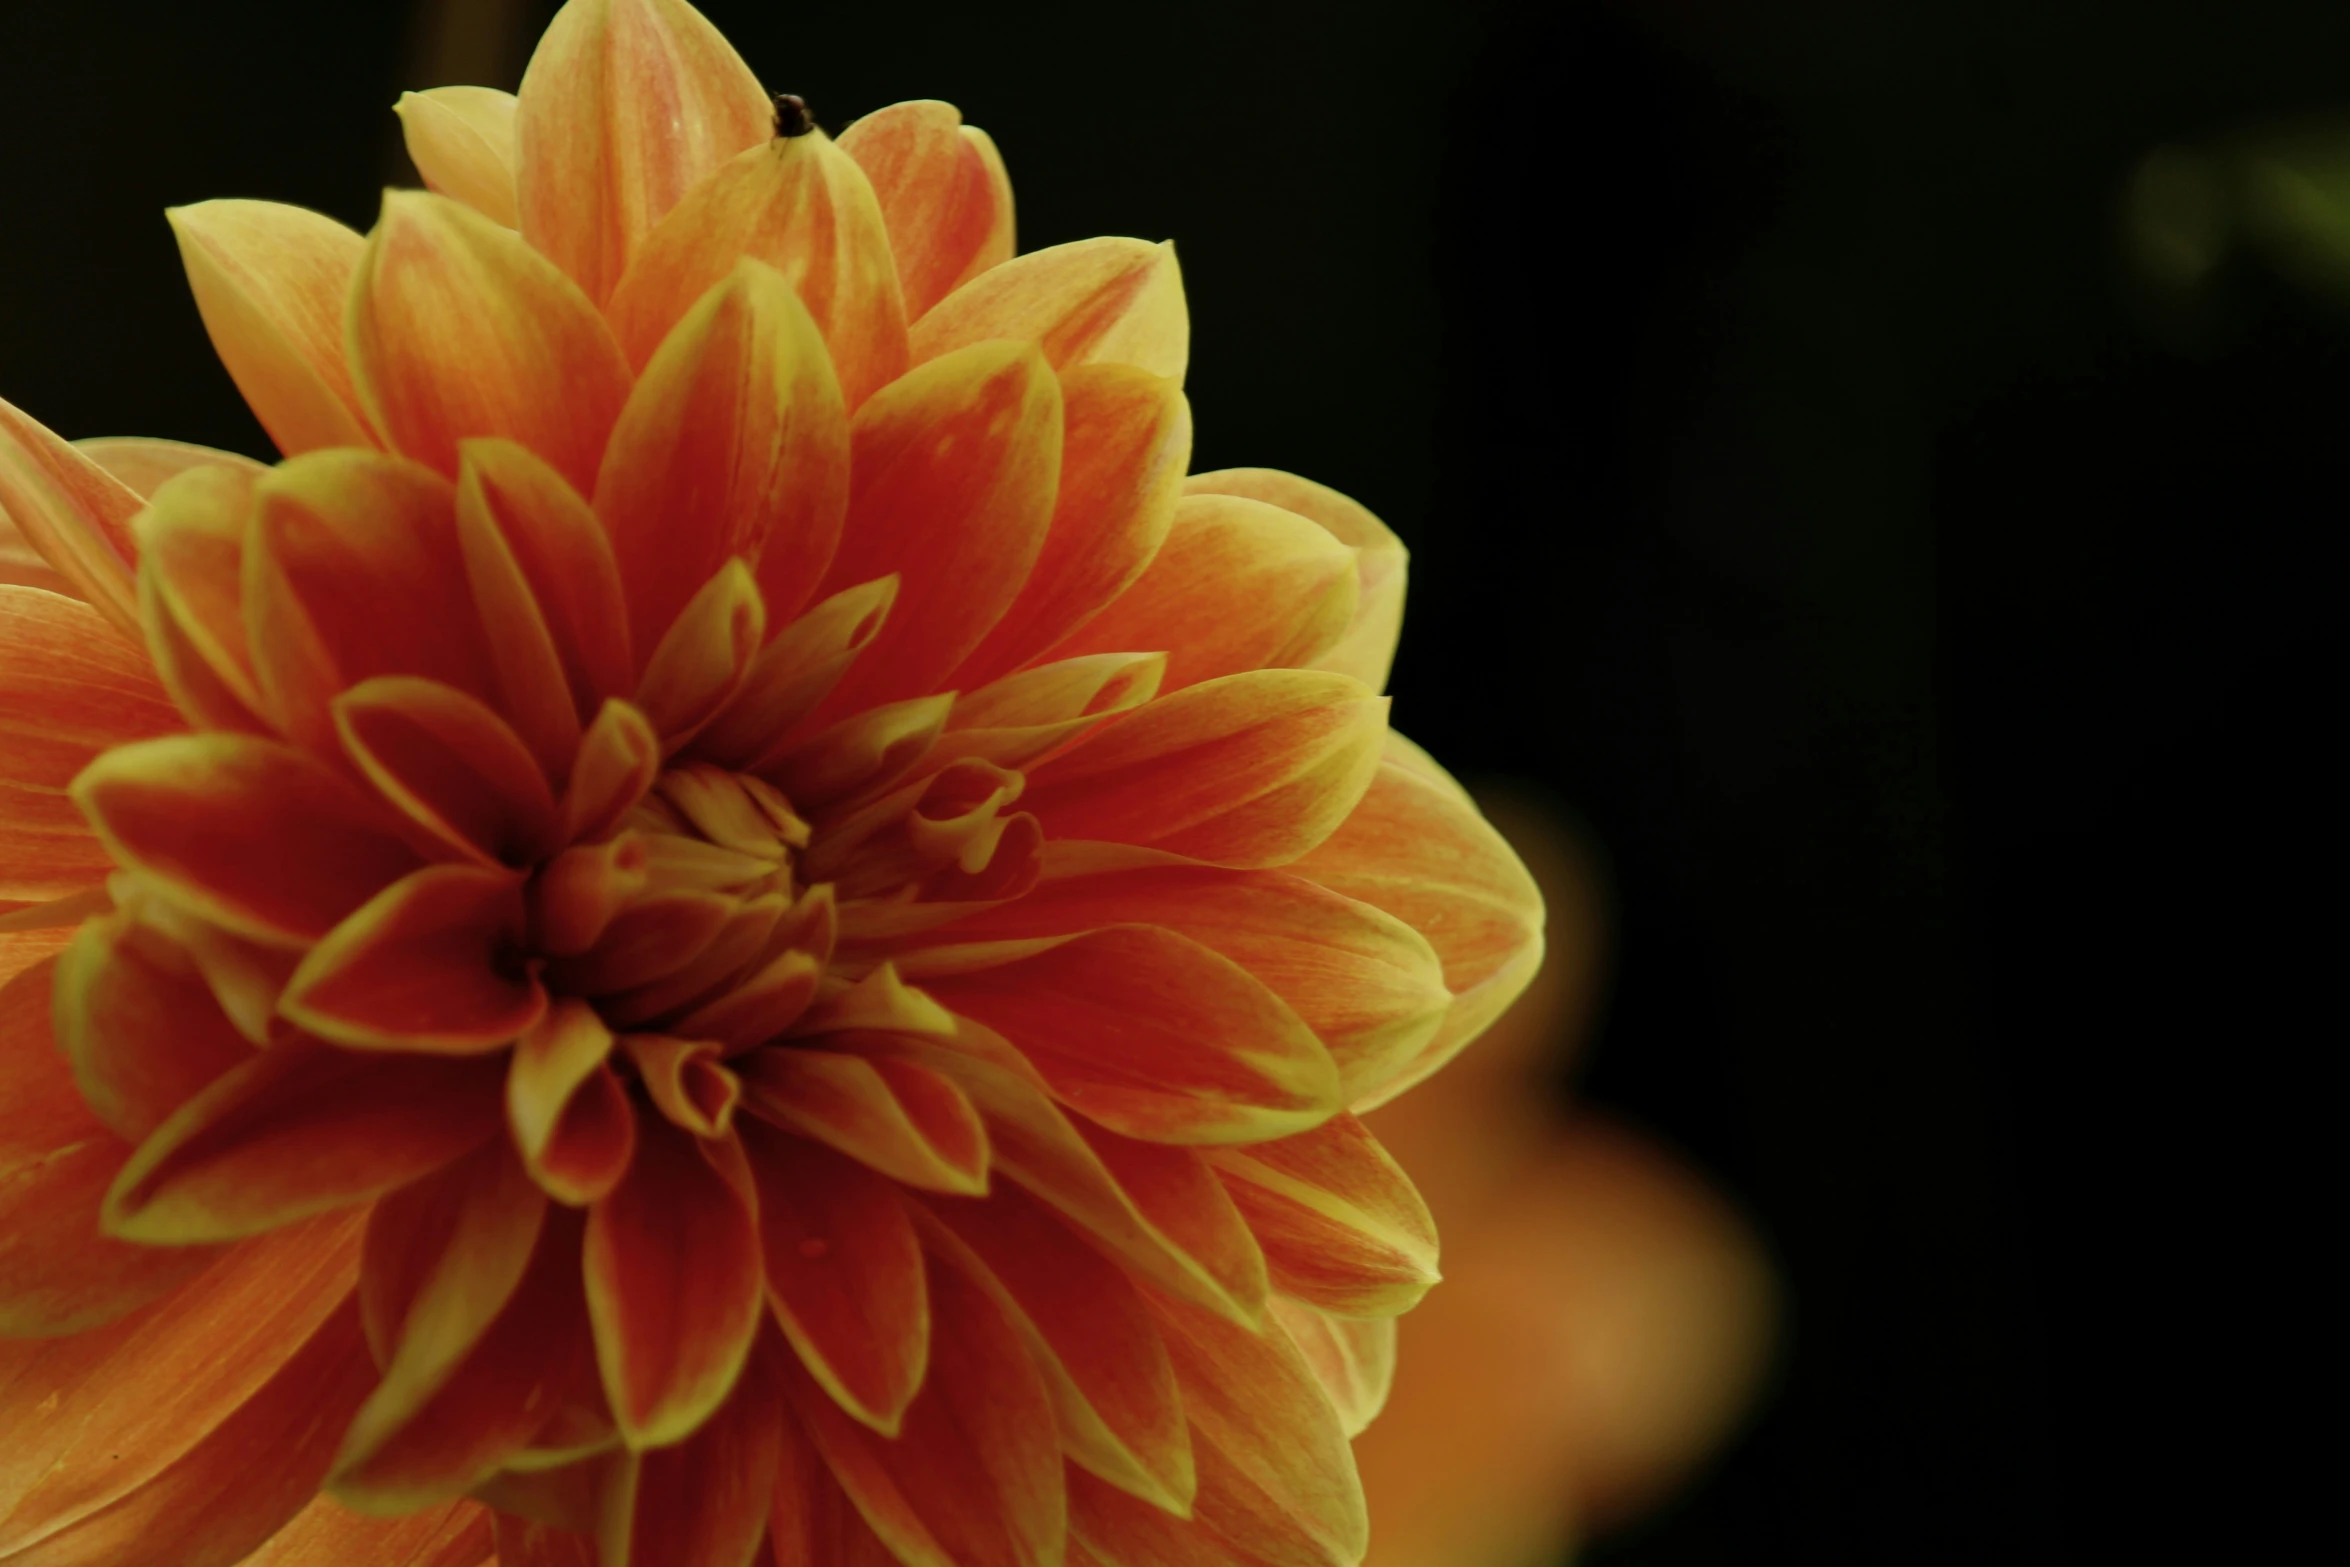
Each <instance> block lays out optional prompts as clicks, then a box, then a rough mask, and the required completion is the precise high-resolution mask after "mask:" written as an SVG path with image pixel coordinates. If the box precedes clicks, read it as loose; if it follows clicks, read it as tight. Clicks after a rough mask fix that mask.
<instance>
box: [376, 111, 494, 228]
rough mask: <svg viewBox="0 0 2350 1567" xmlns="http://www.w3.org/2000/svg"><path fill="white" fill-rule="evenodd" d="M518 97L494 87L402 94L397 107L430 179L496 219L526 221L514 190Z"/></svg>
mask: <svg viewBox="0 0 2350 1567" xmlns="http://www.w3.org/2000/svg"><path fill="white" fill-rule="evenodd" d="M515 102H516V100H515V97H514V95H513V94H512V93H510V92H499V91H498V90H497V89H496V88H494V87H435V88H433V89H432V90H431V91H429V92H408V93H402V94H400V101H399V102H398V103H395V104H393V105H392V112H393V113H395V114H397V115H398V116H399V117H400V134H401V135H402V136H403V137H404V138H406V140H407V143H408V156H409V158H410V159H411V160H412V161H413V162H414V163H415V165H416V170H417V172H418V173H420V174H422V175H423V176H424V183H425V184H426V185H427V186H428V187H430V188H431V189H432V190H434V191H436V192H438V193H439V194H441V195H443V196H447V197H449V198H450V199H451V200H453V201H462V202H463V203H465V205H467V206H468V207H471V208H472V209H473V210H474V211H476V212H478V213H480V214H481V215H482V216H483V217H485V218H487V219H489V220H490V221H491V222H492V223H499V224H503V225H504V226H505V227H507V228H514V227H516V226H517V225H518V224H519V223H520V222H521V216H520V208H519V203H518V200H517V198H516V196H515V190H514V111H515Z"/></svg>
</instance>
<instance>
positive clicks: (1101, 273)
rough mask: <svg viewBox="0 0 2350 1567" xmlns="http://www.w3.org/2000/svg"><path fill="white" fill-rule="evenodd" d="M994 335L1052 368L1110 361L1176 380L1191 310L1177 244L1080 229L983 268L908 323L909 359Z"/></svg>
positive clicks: (1186, 357) (921, 359)
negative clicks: (1084, 233) (1030, 348)
mask: <svg viewBox="0 0 2350 1567" xmlns="http://www.w3.org/2000/svg"><path fill="white" fill-rule="evenodd" d="M994 337H1011V338H1019V339H1022V340H1024V341H1027V342H1031V343H1035V344H1037V345H1038V346H1039V347H1040V348H1042V349H1043V350H1044V356H1045V358H1046V360H1047V361H1049V362H1050V363H1051V365H1052V367H1053V368H1054V369H1056V370H1065V369H1067V368H1069V367H1070V366H1072V365H1085V364H1095V363H1101V362H1108V363H1111V364H1122V365H1135V366H1137V367H1139V368H1141V369H1144V370H1148V371H1149V372H1150V373H1151V374H1153V375H1163V376H1167V377H1169V378H1171V379H1173V380H1176V381H1181V380H1182V379H1183V371H1184V367H1185V365H1186V364H1187V363H1188V362H1189V361H1190V358H1191V315H1190V312H1189V311H1188V310H1187V309H1186V307H1185V305H1184V302H1183V274H1182V272H1181V270H1180V269H1179V268H1178V267H1177V266H1176V264H1175V247H1174V245H1172V244H1159V245H1152V244H1148V243H1146V242H1144V241H1142V240H1139V239H1081V240H1078V241H1076V242H1074V243H1073V244H1067V245H1055V246H1053V247H1052V248H1051V249H1049V250H1036V251H1031V252H1029V253H1028V254H1027V255H1025V256H1021V257H1018V258H1017V259H1015V260H1011V261H1007V262H1005V263H1004V264H1003V265H1002V266H999V267H994V268H991V269H989V270H988V271H985V272H982V273H980V274H979V275H978V276H977V277H975V278H973V279H972V280H971V281H970V282H968V283H966V284H964V285H963V286H962V287H961V288H959V289H957V290H955V291H954V292H953V293H952V294H949V295H948V296H947V297H946V298H945V299H943V300H940V301H939V303H938V306H937V308H935V309H933V310H932V311H931V312H930V313H929V314H928V315H926V316H924V317H923V318H922V319H921V320H920V321H917V322H916V323H915V324H914V331H913V336H912V345H913V353H914V362H915V363H916V364H922V363H925V362H927V361H929V360H932V359H936V358H937V357H938V356H939V355H941V354H946V353H952V352H953V351H954V350H956V349H958V348H962V347H965V346H967V345H969V344H972V343H979V342H985V341H986V340H987V339H989V338H994Z"/></svg>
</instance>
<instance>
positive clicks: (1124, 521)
mask: <svg viewBox="0 0 2350 1567" xmlns="http://www.w3.org/2000/svg"><path fill="white" fill-rule="evenodd" d="M1061 409H1062V421H1061V423H1062V437H1061V478H1060V486H1059V489H1058V491H1057V492H1056V494H1055V498H1054V502H1053V521H1052V526H1051V527H1050V528H1049V529H1048V530H1047V531H1046V533H1045V539H1044V547H1043V549H1042V550H1041V551H1039V552H1038V554H1037V557H1036V564H1035V566H1034V567H1033V568H1031V569H1030V571H1029V573H1028V580H1027V581H1025V582H1023V583H1022V584H1021V585H1020V593H1019V597H1017V598H1016V599H1014V600H1013V602H1012V607H1011V608H1010V609H1007V610H1006V611H1004V614H1003V618H1002V619H1000V620H998V621H997V622H996V624H995V626H994V627H993V629H991V630H990V631H989V632H988V634H987V640H986V641H984V642H982V643H981V644H980V645H979V648H978V650H977V651H975V652H974V653H972V655H971V658H970V661H969V662H968V663H966V664H965V665H964V666H963V667H962V668H961V669H959V670H957V671H956V675H955V678H956V683H957V684H959V685H961V686H963V687H964V688H965V689H966V690H968V689H969V688H971V687H972V686H975V685H978V684H981V683H983V682H985V681H989V680H994V679H996V678H998V677H999V676H1001V675H1003V674H1004V673H1005V672H1006V671H1009V670H1014V669H1018V668H1020V667H1021V666H1022V665H1024V664H1026V663H1028V662H1030V661H1031V660H1033V659H1036V658H1037V657H1039V656H1040V655H1042V654H1044V653H1045V651H1046V650H1047V649H1048V648H1051V647H1053V646H1054V645H1055V644H1057V643H1060V642H1061V641H1063V640H1064V639H1066V638H1067V637H1068V636H1069V634H1070V633H1071V632H1072V631H1075V630H1076V629H1077V628H1078V627H1080V626H1083V625H1084V624H1085V623H1086V622H1087V621H1089V620H1091V619H1092V618H1093V617H1094V615H1095V614H1097V613H1098V612H1099V611H1100V610H1101V608H1102V606H1104V605H1105V604H1108V603H1110V602H1111V601H1112V600H1113V599H1116V598H1117V597H1118V596H1119V595H1120V594H1122V593H1124V592H1125V591H1126V590H1127V588H1128V587H1130V586H1131V585H1132V584H1133V583H1134V580H1135V579H1136V578H1137V577H1139V576H1141V575H1142V573H1143V571H1144V569H1145V568H1146V567H1148V566H1149V565H1150V563H1151V560H1152V558H1153V557H1154V556H1155V555H1157V553H1158V551H1159V548H1160V546H1161V545H1162V544H1163V543H1164V542H1165V540H1166V537H1167V530H1168V529H1169V528H1170V527H1171V526H1172V525H1173V524H1174V521H1175V503H1176V500H1177V498H1178V496H1179V495H1180V494H1181V493H1182V484H1183V469H1184V467H1185V465H1186V464H1187V463H1188V462H1189V461H1190V459H1191V405H1190V404H1189V403H1187V402H1185V401H1184V398H1183V388H1182V386H1181V385H1180V384H1179V383H1178V382H1176V381H1173V380H1170V379H1168V378H1167V377H1165V376H1158V375H1153V374H1151V373H1150V372H1149V371H1147V370H1138V369H1136V368H1135V367H1134V366H1132V365H1120V364H1098V365H1079V366H1076V367H1075V368H1072V369H1067V370H1063V371H1062V372H1061ZM1156 648H1157V644H1155V643H1141V642H1134V643H1127V644H1125V645H1124V646H1123V647H1122V648H1120V649H1119V651H1134V652H1140V651H1154V650H1156Z"/></svg>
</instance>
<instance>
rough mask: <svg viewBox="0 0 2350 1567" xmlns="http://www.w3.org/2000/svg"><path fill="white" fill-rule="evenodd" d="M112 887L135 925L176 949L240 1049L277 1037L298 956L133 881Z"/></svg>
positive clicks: (121, 880) (121, 879) (120, 881)
mask: <svg viewBox="0 0 2350 1567" xmlns="http://www.w3.org/2000/svg"><path fill="white" fill-rule="evenodd" d="M112 885H114V886H117V887H119V888H121V889H122V890H123V891H124V892H125V893H126V894H127V895H128V897H127V901H126V902H125V903H124V905H123V906H124V907H125V908H130V909H135V911H136V913H137V917H138V921H139V923H140V924H141V925H143V926H145V927H147V928H148V929H150V930H152V931H153V932H154V933H155V934H156V935H157V936H158V937H160V938H162V939H163V940H164V941H165V942H167V943H169V944H170V945H171V946H173V947H176V948H178V949H179V954H180V955H181V958H182V959H184V962H185V964H187V965H190V966H192V967H193V969H194V972H195V974H196V976H197V977H199V978H201V979H202V981H203V983H204V985H205V988H207V989H209V990H210V991H211V992H212V997H213V1000H214V1001H216V1002H217V1003H219V1006H220V1010H221V1014H222V1015H223V1016H225V1017H226V1018H227V1019H228V1020H229V1023H230V1024H231V1025H232V1026H233V1027H234V1028H235V1029H236V1031H237V1032H238V1033H239V1034H241V1035H243V1036H244V1038H245V1041H246V1043H248V1044H251V1045H255V1046H262V1045H267V1044H268V1043H269V1042H270V1041H271V1040H272V1039H275V1038H276V1037H277V1036H278V1034H279V1033H280V1032H282V1030H281V1028H280V1026H279V1021H278V1015H277V998H278V997H279V996H280V995H281V994H283V993H284V991H285V988H286V981H287V980H289V979H291V978H293V976H294V969H295V968H296V966H298V965H299V964H300V963H301V961H302V954H301V952H300V951H299V950H296V949H292V948H289V947H287V946H285V945H283V944H272V945H264V944H262V943H260V942H256V941H249V940H247V939H246V938H245V937H243V936H239V935H236V934H235V933H233V932H231V931H227V930H224V929H222V928H221V927H220V926H218V925H215V924H213V923H212V922H211V921H210V920H207V919H204V918H203V917H201V916H200V915H196V914H191V913H190V912H188V910H186V909H185V908H182V907H181V906H179V905H178V904H176V903H173V902H171V901H169V900H168V899H167V898H162V897H157V896H155V895H154V894H153V890H152V888H151V887H150V886H149V885H148V884H147V883H146V882H145V881H144V880H143V879H142V878H138V877H130V876H126V877H118V878H115V879H114V880H113V882H112Z"/></svg>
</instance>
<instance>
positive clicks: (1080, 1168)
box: [826, 1021, 1265, 1321]
mask: <svg viewBox="0 0 2350 1567" xmlns="http://www.w3.org/2000/svg"><path fill="white" fill-rule="evenodd" d="M826 1043H828V1044H831V1045H834V1046H836V1047H837V1048H840V1049H843V1050H853V1051H855V1052H856V1053H857V1054H859V1055H863V1056H867V1057H872V1058H876V1059H890V1060H902V1061H911V1062H913V1063H915V1064H917V1065H921V1066H925V1067H928V1068H930V1069H931V1070H933V1071H936V1072H938V1073H939V1074H940V1075H941V1076H944V1077H947V1078H949V1079H951V1080H952V1081H953V1082H954V1083H955V1085H956V1086H957V1087H958V1088H960V1089H962V1090H963V1092H964V1094H965V1096H966V1097H968V1098H969V1099H970V1100H971V1102H972V1103H973V1104H974V1105H975V1106H977V1107H978V1109H979V1111H980V1113H981V1115H982V1116H983V1117H984V1118H985V1121H986V1126H987V1134H988V1159H989V1164H990V1166H991V1168H992V1169H993V1170H995V1171H996V1172H997V1173H1000V1174H1002V1175H1004V1176H1007V1177H1009V1178H1010V1179H1012V1180H1015V1181H1018V1182H1019V1183H1020V1184H1021V1185H1023V1186H1025V1187H1027V1188H1028V1189H1029V1190H1030V1191H1031V1192H1034V1193H1035V1194H1036V1195H1037V1196H1038V1197H1040V1198H1042V1199H1043V1200H1044V1201H1045V1202H1047V1203H1049V1204H1050V1205H1051V1206H1052V1207H1053V1208H1054V1209H1056V1210H1057V1211H1058V1212H1060V1213H1061V1214H1062V1215H1063V1216H1064V1217H1065V1218H1067V1219H1068V1220H1069V1221H1070V1222H1072V1223H1074V1224H1076V1225H1078V1226H1079V1227H1080V1228H1082V1229H1083V1230H1084V1231H1085V1233H1086V1234H1087V1236H1088V1237H1090V1238H1091V1239H1092V1240H1093V1242H1094V1243H1095V1244H1096V1245H1098V1246H1100V1247H1101V1248H1102V1249H1103V1250H1105V1251H1107V1252H1109V1253H1111V1254H1112V1255H1113V1256H1116V1257H1117V1258H1118V1259H1119V1260H1120V1261H1122V1262H1123V1263H1125V1265H1126V1266H1127V1267H1129V1268H1131V1269H1133V1270H1134V1271H1135V1272H1136V1273H1139V1274H1141V1275H1143V1276H1144V1277H1147V1278H1148V1279H1150V1280H1151V1282H1152V1283H1154V1284H1156V1285H1158V1286H1159V1287H1160V1288H1162V1289H1164V1290H1167V1291H1169V1292H1171V1293H1173V1294H1175V1295H1179V1296H1181V1297H1182V1298H1184V1299H1186V1300H1193V1301H1197V1302H1199V1303H1200V1304H1202V1305H1203V1306H1205V1307H1206V1308H1207V1309H1209V1310H1212V1311H1221V1312H1226V1313H1228V1314H1230V1315H1232V1316H1234V1317H1235V1318H1237V1319H1239V1320H1243V1321H1253V1320H1255V1318H1256V1316H1257V1314H1258V1312H1259V1310H1260V1308H1261V1306H1262V1304H1263V1301H1264V1298H1265V1259H1264V1256H1263V1254H1262V1253H1261V1252H1259V1251H1258V1250H1257V1243H1256V1240H1255V1238H1254V1237H1253V1236H1251V1235H1250V1234H1249V1231H1248V1226H1247V1225H1246V1224H1245V1223H1243V1222H1242V1220H1241V1217H1240V1212H1239V1210H1238V1209H1237V1208H1235V1207H1234V1206H1233V1204H1232V1198H1231V1195H1230V1194H1229V1193H1227V1192H1226V1191H1225V1190H1224V1188H1223V1185H1222V1184H1221V1183H1220V1182H1219V1181H1218V1180H1217V1179H1216V1177H1215V1174H1214V1173H1213V1172H1212V1171H1211V1170H1210V1169H1209V1168H1208V1166H1207V1164H1206V1163H1205V1162H1204V1161H1203V1160H1202V1159H1201V1158H1200V1157H1199V1155H1197V1154H1196V1153H1194V1152H1192V1151H1191V1150H1190V1149H1188V1148H1167V1147H1162V1146H1159V1145H1157V1144H1152V1143H1138V1142H1134V1141H1131V1140H1130V1139H1127V1138H1123V1137H1119V1136H1117V1135H1115V1134H1114V1133H1110V1132H1105V1131H1102V1130H1101V1129H1100V1128H1098V1127H1094V1126H1091V1125H1089V1124H1087V1123H1085V1122H1083V1121H1081V1120H1078V1119H1076V1118H1073V1117H1071V1116H1070V1115H1068V1114H1066V1113H1065V1112H1064V1111H1062V1110H1061V1108H1060V1107H1059V1106H1058V1105H1055V1104H1054V1103H1053V1102H1052V1100H1051V1098H1050V1097H1048V1095H1047V1094H1046V1092H1045V1089H1044V1085H1043V1083H1042V1081H1041V1080H1040V1079H1038V1078H1037V1076H1036V1073H1035V1069H1034V1068H1033V1067H1031V1066H1030V1065H1029V1064H1028V1062H1027V1060H1026V1059H1025V1058H1024V1057H1022V1056H1021V1055H1020V1053H1019V1052H1018V1051H1016V1050H1014V1049H1013V1048H1012V1047H1011V1046H1010V1045H1009V1044H1007V1043H1005V1042H1004V1040H1003V1039H1002V1038H1001V1037H1000V1036H997V1035H994V1034H991V1033H989V1032H988V1031H987V1030H986V1029H984V1028H981V1027H980V1026H979V1025H978V1024H976V1023H971V1022H968V1021H961V1022H959V1023H958V1025H957V1027H956V1029H955V1031H954V1033H953V1034H952V1035H951V1036H950V1037H949V1038H947V1039H924V1038H920V1037H916V1036H913V1035H909V1034H906V1033H903V1032H891V1033H862V1032H850V1033H844V1034H839V1035H835V1036H833V1037H832V1038H830V1039H828V1040H827V1041H826Z"/></svg>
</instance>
